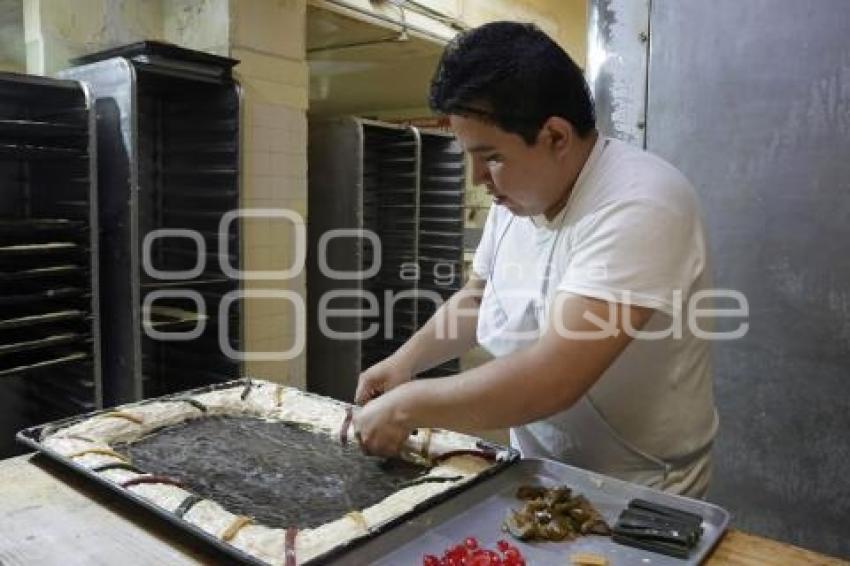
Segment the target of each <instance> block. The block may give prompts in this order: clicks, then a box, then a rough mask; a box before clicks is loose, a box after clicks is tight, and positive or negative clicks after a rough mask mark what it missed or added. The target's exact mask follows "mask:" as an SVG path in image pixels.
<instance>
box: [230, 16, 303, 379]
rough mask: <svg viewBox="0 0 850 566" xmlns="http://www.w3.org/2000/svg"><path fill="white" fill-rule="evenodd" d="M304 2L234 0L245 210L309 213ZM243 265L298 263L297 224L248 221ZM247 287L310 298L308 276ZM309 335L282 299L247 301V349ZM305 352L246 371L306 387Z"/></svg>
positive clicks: (281, 347)
mask: <svg viewBox="0 0 850 566" xmlns="http://www.w3.org/2000/svg"><path fill="white" fill-rule="evenodd" d="M305 15H306V0H232V1H231V4H230V56H231V57H234V58H236V59H239V60H240V64H239V66H238V67H237V68H236V70H237V75H238V77H239V80H240V82H241V83H242V86H243V89H244V122H243V124H244V135H243V138H242V139H243V171H244V175H243V200H242V206H243V208H265V209H285V210H291V211H294V212H296V213H298V214H299V215H300V216H301V217H302V218H303V219H304V220H305V221H306V218H307V116H306V111H307V100H308V96H307V94H308V78H307V75H308V71H307V64H306V61H305V57H306V53H305V47H304V45H305ZM242 226H243V231H244V232H243V254H244V265H243V268H244V269H246V270H249V271H256V270H263V271H279V270H285V269H287V268H290V267H291V266H292V265H293V262H294V261H295V259H296V258H295V252H296V250H295V237H294V227H293V224H292V223H291V222H290V221H289V220H286V219H279V218H250V219H248V218H246V219H245V220H244V221H243V225H242ZM245 289H246V290H247V291H249V292H251V291H256V290H284V291H294V292H295V293H296V294H297V295H298V296H299V297H300V298H301V300H306V278H305V273H304V272H303V271H302V272H301V273H300V274H297V275H295V276H294V277H292V278H290V279H287V280H250V281H246V283H245ZM305 335H306V321H303V320H301V321H299V320H297V318H296V317H295V307H294V306H293V305H292V303H291V302H289V301H288V300H286V299H282V298H274V299H270V298H249V299H246V301H245V338H246V349H248V350H250V351H252V352H254V353H256V352H285V351H287V350H289V349H290V348H291V347H292V346H293V345H294V344H295V343H296V338H298V337H300V338H301V339H303V337H304V336H305ZM305 354H306V352H301V353H300V355H298V356H297V357H295V358H293V359H291V360H288V361H249V362H248V364H247V372H248V373H249V374H250V375H252V376H256V377H263V378H267V379H272V380H275V381H280V382H283V383H287V384H289V385H295V386H298V387H304V385H305V383H306V368H305Z"/></svg>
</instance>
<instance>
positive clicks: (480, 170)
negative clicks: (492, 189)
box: [472, 158, 493, 185]
mask: <svg viewBox="0 0 850 566" xmlns="http://www.w3.org/2000/svg"><path fill="white" fill-rule="evenodd" d="M472 183H473V184H474V185H492V184H493V177H492V176H491V175H490V168H489V167H487V164H486V163H484V161H483V160H481V159H476V158H473V159H472Z"/></svg>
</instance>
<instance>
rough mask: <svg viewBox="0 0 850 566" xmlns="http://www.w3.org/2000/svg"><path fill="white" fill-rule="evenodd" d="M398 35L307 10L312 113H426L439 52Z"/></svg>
mask: <svg viewBox="0 0 850 566" xmlns="http://www.w3.org/2000/svg"><path fill="white" fill-rule="evenodd" d="M400 31H401V30H400V29H398V28H396V29H390V28H388V27H383V26H378V25H375V24H372V23H368V22H363V21H360V20H356V19H353V18H350V17H347V16H343V15H340V14H337V13H335V12H331V11H329V10H324V9H321V8H317V7H315V6H309V5H308V7H307V60H308V62H309V65H310V113H311V114H319V115H339V114H363V113H372V112H374V111H393V110H395V111H398V110H401V109H411V108H426V107H427V106H428V102H427V95H428V84H429V82H430V80H431V74H432V73H433V71H434V68H435V67H436V64H437V61H438V59H439V57H440V53H442V46H441V45H439V44H437V43H435V42H432V41H428V40H425V39H422V38H420V37H416V36H414V35H413V34H404V35H402V34H400Z"/></svg>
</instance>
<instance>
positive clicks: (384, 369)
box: [354, 356, 413, 405]
mask: <svg viewBox="0 0 850 566" xmlns="http://www.w3.org/2000/svg"><path fill="white" fill-rule="evenodd" d="M411 377H413V372H412V371H411V370H410V369H409V368H407V366H405V365H403V364H401V363H399V362H398V361H397V360H396V359H395V358H394V357H392V356H391V357H389V358H387V359H385V360H383V361H380V362H378V363H377V364H375V365H373V366H372V367H370V368H369V369H367V370H366V371H364V372H363V373H361V374H360V379H359V380H358V381H357V392H356V393H355V394H354V402H355V403H357V404H358V405H365V404H366V403H368V402H369V401H371V400H373V399H375V398H376V397H379V396H380V395H383V394H384V393H386V392H388V391H389V390H391V389H393V388H395V387H398V386H399V385H401V384H402V383H407V382H408V381H410V378H411Z"/></svg>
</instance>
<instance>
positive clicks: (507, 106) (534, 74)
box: [429, 22, 596, 145]
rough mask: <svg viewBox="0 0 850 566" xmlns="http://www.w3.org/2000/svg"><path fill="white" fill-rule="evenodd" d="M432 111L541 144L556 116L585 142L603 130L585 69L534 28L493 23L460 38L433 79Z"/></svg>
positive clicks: (449, 50)
mask: <svg viewBox="0 0 850 566" xmlns="http://www.w3.org/2000/svg"><path fill="white" fill-rule="evenodd" d="M429 103H430V106H431V109H432V110H434V111H435V112H438V113H441V114H458V115H461V116H471V117H475V118H480V119H485V120H488V121H490V122H492V123H495V124H496V125H497V126H499V127H500V128H501V129H503V130H505V131H507V132H511V133H514V134H518V135H520V136H522V138H523V139H524V140H525V142H526V143H527V144H529V145H532V144H534V142H535V141H536V139H537V134H538V133H539V132H540V128H541V127H542V126H543V123H544V122H545V121H546V120H547V119H548V118H550V117H552V116H560V117H561V118H564V119H565V120H567V121H569V122H570V123H571V124H572V125H573V127H574V128H575V129H576V131H577V132H578V134H579V135H580V136H582V137H584V136H585V135H586V134H587V133H588V132H590V131H591V130H593V128H594V127H595V125H596V115H595V112H594V109H593V100H592V98H591V95H590V89H589V88H588V86H587V82H586V81H585V80H584V75H583V74H582V71H581V69H580V68H579V66H578V65H576V63H575V62H574V61H573V60H572V59H571V58H570V56H569V55H567V53H566V51H564V50H563V49H562V48H561V47H560V46H559V45H558V44H557V43H555V42H554V41H553V40H552V39H551V38H550V37H549V36H548V35H546V34H545V33H544V32H543V31H541V30H540V28H538V27H537V26H536V25H534V24H526V23H518V22H493V23H489V24H484V25H483V26H480V27H477V28H474V29H471V30H468V31H465V32H462V33H460V34H458V35H457V36H456V37H455V38H454V39H452V41H451V42H449V44H448V46H446V49H445V51H444V52H443V56H442V57H441V59H440V63H439V65H437V70H436V71H435V72H434V77H433V78H432V79H431V93H430V97H429Z"/></svg>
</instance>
